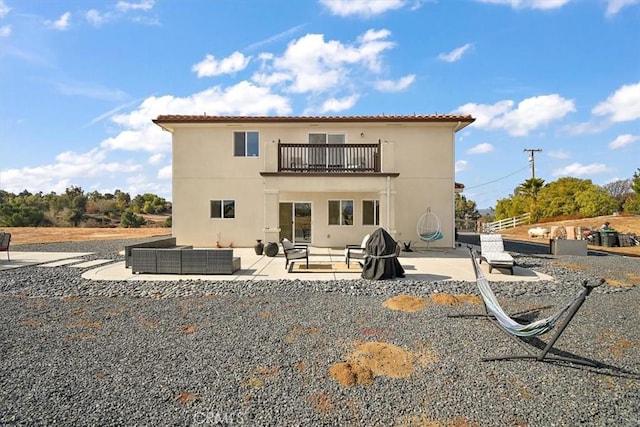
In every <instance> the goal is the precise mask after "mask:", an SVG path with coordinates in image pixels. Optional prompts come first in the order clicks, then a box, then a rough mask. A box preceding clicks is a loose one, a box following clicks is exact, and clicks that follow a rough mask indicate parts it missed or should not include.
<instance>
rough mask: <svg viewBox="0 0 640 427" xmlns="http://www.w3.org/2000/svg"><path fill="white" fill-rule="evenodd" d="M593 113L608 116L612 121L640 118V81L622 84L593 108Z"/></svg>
mask: <svg viewBox="0 0 640 427" xmlns="http://www.w3.org/2000/svg"><path fill="white" fill-rule="evenodd" d="M591 113H592V114H594V115H596V116H607V117H608V118H609V120H611V121H612V122H627V121H631V120H637V119H640V82H638V83H634V84H629V85H624V86H622V87H621V88H620V89H618V90H616V91H615V92H614V93H613V94H612V95H610V96H609V97H608V98H607V100H606V101H604V102H601V103H600V104H598V105H597V106H596V107H595V108H594V109H593V110H591Z"/></svg>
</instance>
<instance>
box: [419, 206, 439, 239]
mask: <svg viewBox="0 0 640 427" xmlns="http://www.w3.org/2000/svg"><path fill="white" fill-rule="evenodd" d="M416 231H417V232H418V237H419V238H420V240H422V241H423V242H427V243H431V242H435V241H436V240H440V239H442V237H443V235H442V232H441V231H440V218H438V216H437V215H436V214H434V213H433V212H431V208H427V211H426V212H425V213H424V215H422V217H420V220H419V221H418V225H417V227H416Z"/></svg>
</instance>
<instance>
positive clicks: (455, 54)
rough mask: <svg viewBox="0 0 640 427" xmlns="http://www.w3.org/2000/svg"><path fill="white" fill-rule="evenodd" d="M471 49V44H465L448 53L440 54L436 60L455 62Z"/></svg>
mask: <svg viewBox="0 0 640 427" xmlns="http://www.w3.org/2000/svg"><path fill="white" fill-rule="evenodd" d="M470 48H471V43H467V44H465V45H464V46H460V47H458V48H455V49H453V50H452V51H451V52H449V53H441V54H440V55H438V59H440V60H442V61H444V62H456V61H459V60H460V59H462V55H464V54H465V53H466V52H467V51H468V50H469V49H470Z"/></svg>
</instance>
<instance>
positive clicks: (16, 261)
mask: <svg viewBox="0 0 640 427" xmlns="http://www.w3.org/2000/svg"><path fill="white" fill-rule="evenodd" d="M85 255H91V252H20V251H11V261H7V260H6V258H2V259H0V271H1V270H7V269H10V268H18V267H25V266H28V265H36V264H44V263H48V262H54V261H58V260H62V259H67V258H74V257H81V256H85Z"/></svg>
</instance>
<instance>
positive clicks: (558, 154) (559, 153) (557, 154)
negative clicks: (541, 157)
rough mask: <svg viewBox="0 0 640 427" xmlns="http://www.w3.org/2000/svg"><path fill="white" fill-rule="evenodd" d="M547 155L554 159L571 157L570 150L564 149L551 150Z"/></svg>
mask: <svg viewBox="0 0 640 427" xmlns="http://www.w3.org/2000/svg"><path fill="white" fill-rule="evenodd" d="M547 156H549V157H551V158H552V159H568V158H569V157H570V154H569V152H567V151H564V150H551V151H549V152H548V153H547Z"/></svg>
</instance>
